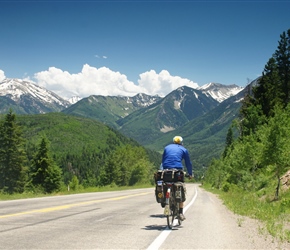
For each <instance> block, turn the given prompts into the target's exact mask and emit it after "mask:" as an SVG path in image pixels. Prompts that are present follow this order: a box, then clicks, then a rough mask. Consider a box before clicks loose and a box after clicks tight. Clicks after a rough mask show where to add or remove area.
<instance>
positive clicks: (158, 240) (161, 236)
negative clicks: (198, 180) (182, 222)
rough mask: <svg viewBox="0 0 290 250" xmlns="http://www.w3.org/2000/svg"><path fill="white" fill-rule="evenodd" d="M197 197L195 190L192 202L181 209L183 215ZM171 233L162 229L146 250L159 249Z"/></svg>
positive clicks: (167, 229)
mask: <svg viewBox="0 0 290 250" xmlns="http://www.w3.org/2000/svg"><path fill="white" fill-rule="evenodd" d="M196 197H197V189H196V188H195V195H194V197H193V198H192V200H191V201H190V202H189V203H188V204H187V205H186V207H185V208H184V209H183V213H185V212H186V211H187V209H188V208H190V207H191V206H192V204H193V203H194V201H195V199H196ZM171 232H172V230H170V229H169V228H168V227H167V228H166V229H164V230H163V231H162V232H161V233H160V234H159V236H158V237H157V238H156V239H155V240H154V241H153V242H152V243H151V245H150V246H149V247H148V248H147V250H157V249H159V247H160V246H161V245H162V244H163V242H164V241H165V240H166V238H167V236H168V235H169V234H170V233H171Z"/></svg>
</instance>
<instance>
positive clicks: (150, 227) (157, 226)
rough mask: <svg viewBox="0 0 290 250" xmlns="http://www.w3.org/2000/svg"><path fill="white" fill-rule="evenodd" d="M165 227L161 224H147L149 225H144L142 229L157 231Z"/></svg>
mask: <svg viewBox="0 0 290 250" xmlns="http://www.w3.org/2000/svg"><path fill="white" fill-rule="evenodd" d="M166 228H167V226H166V225H162V226H160V225H149V226H145V228H143V229H145V230H158V231H163V230H165V229H166Z"/></svg>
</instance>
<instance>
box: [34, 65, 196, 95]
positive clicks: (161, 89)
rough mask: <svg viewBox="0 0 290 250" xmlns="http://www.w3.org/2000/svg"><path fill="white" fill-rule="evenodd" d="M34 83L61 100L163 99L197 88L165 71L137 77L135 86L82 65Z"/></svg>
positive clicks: (49, 72)
mask: <svg viewBox="0 0 290 250" xmlns="http://www.w3.org/2000/svg"><path fill="white" fill-rule="evenodd" d="M34 78H35V79H36V82H37V83H38V84H39V85H40V86H42V87H44V88H46V89H48V90H50V91H53V92H55V93H56V94H58V95H59V96H61V97H63V98H67V99H68V98H71V97H72V96H79V97H88V96H90V95H103V96H118V95H121V96H134V95H136V94H138V93H145V94H148V95H159V96H165V95H167V94H169V93H170V92H171V91H173V90H175V89H177V88H178V87H181V86H185V85H186V86H189V87H192V88H197V87H198V84H197V83H194V82H192V81H190V80H188V79H185V78H181V77H179V76H171V75H170V73H169V72H168V71H167V70H162V71H161V72H160V73H156V72H155V71H154V70H150V71H147V72H144V73H142V74H140V75H139V80H138V84H134V83H133V82H131V81H129V80H128V79H127V76H126V75H124V74H121V73H120V72H115V71H112V70H110V69H109V68H106V67H101V68H95V67H91V66H89V65H88V64H85V65H84V66H83V68H82V70H81V72H80V73H77V74H70V73H69V72H67V71H63V70H61V69H58V68H55V67H50V68H49V69H48V70H46V71H41V72H38V73H36V74H35V75H34Z"/></svg>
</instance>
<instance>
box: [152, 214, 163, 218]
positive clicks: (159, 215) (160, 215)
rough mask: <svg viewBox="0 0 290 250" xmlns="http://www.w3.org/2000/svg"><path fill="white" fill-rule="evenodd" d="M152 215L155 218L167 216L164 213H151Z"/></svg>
mask: <svg viewBox="0 0 290 250" xmlns="http://www.w3.org/2000/svg"><path fill="white" fill-rule="evenodd" d="M150 217H153V218H165V215H164V214H151V215H150Z"/></svg>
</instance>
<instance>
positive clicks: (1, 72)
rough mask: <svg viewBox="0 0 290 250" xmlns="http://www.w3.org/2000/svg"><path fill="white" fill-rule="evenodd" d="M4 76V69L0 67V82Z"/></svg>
mask: <svg viewBox="0 0 290 250" xmlns="http://www.w3.org/2000/svg"><path fill="white" fill-rule="evenodd" d="M5 78H6V76H5V74H4V71H3V70H1V69H0V82H2V81H3V80H4V79H5Z"/></svg>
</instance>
